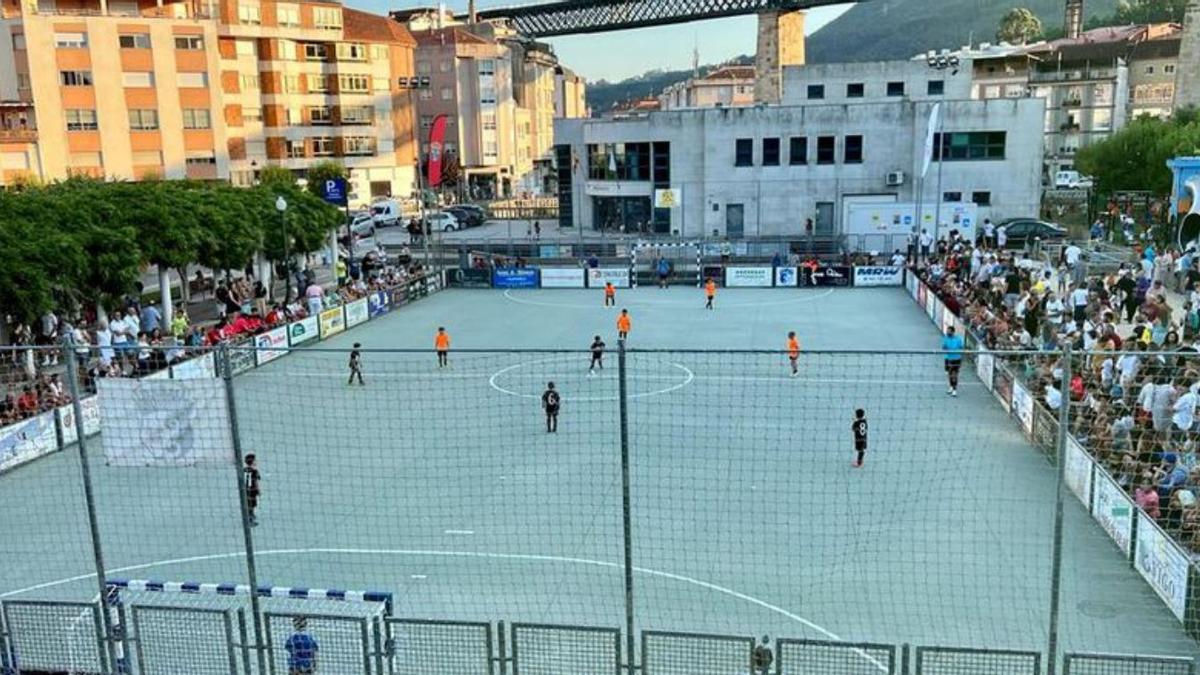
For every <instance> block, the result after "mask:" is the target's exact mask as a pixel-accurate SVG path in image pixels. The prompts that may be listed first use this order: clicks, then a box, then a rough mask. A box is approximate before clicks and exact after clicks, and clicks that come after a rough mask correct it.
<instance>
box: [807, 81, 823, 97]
mask: <svg viewBox="0 0 1200 675" xmlns="http://www.w3.org/2000/svg"><path fill="white" fill-rule="evenodd" d="M808 98H809V99H810V100H813V101H816V100H820V99H823V98H825V85H823V84H810V85H808Z"/></svg>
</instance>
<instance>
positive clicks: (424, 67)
mask: <svg viewBox="0 0 1200 675" xmlns="http://www.w3.org/2000/svg"><path fill="white" fill-rule="evenodd" d="M417 72H418V73H430V72H433V69H432V68H430V67H429V62H428V61H417Z"/></svg>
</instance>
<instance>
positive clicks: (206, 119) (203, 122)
mask: <svg viewBox="0 0 1200 675" xmlns="http://www.w3.org/2000/svg"><path fill="white" fill-rule="evenodd" d="M211 127H212V117H211V115H210V114H209V112H208V109H206V108H184V109H183V128H184V129H208V128H211Z"/></svg>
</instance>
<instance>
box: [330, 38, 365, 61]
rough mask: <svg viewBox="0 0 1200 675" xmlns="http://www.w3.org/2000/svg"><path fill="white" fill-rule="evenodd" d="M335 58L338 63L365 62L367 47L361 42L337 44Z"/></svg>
mask: <svg viewBox="0 0 1200 675" xmlns="http://www.w3.org/2000/svg"><path fill="white" fill-rule="evenodd" d="M337 57H338V60H339V61H366V60H367V46H366V45H364V44H362V43H361V42H339V43H338V46H337Z"/></svg>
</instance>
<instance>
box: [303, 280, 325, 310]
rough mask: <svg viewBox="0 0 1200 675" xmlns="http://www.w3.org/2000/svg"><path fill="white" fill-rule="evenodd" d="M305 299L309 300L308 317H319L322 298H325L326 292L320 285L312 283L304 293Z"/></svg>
mask: <svg viewBox="0 0 1200 675" xmlns="http://www.w3.org/2000/svg"><path fill="white" fill-rule="evenodd" d="M304 297H305V298H307V299H308V315H309V316H317V315H318V314H320V313H321V309H322V307H323V305H322V302H321V301H322V298H324V297H325V291H324V290H322V289H321V286H320V284H317V283H315V282H314V283H311V284H309V285H308V288H307V289H305V291H304Z"/></svg>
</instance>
